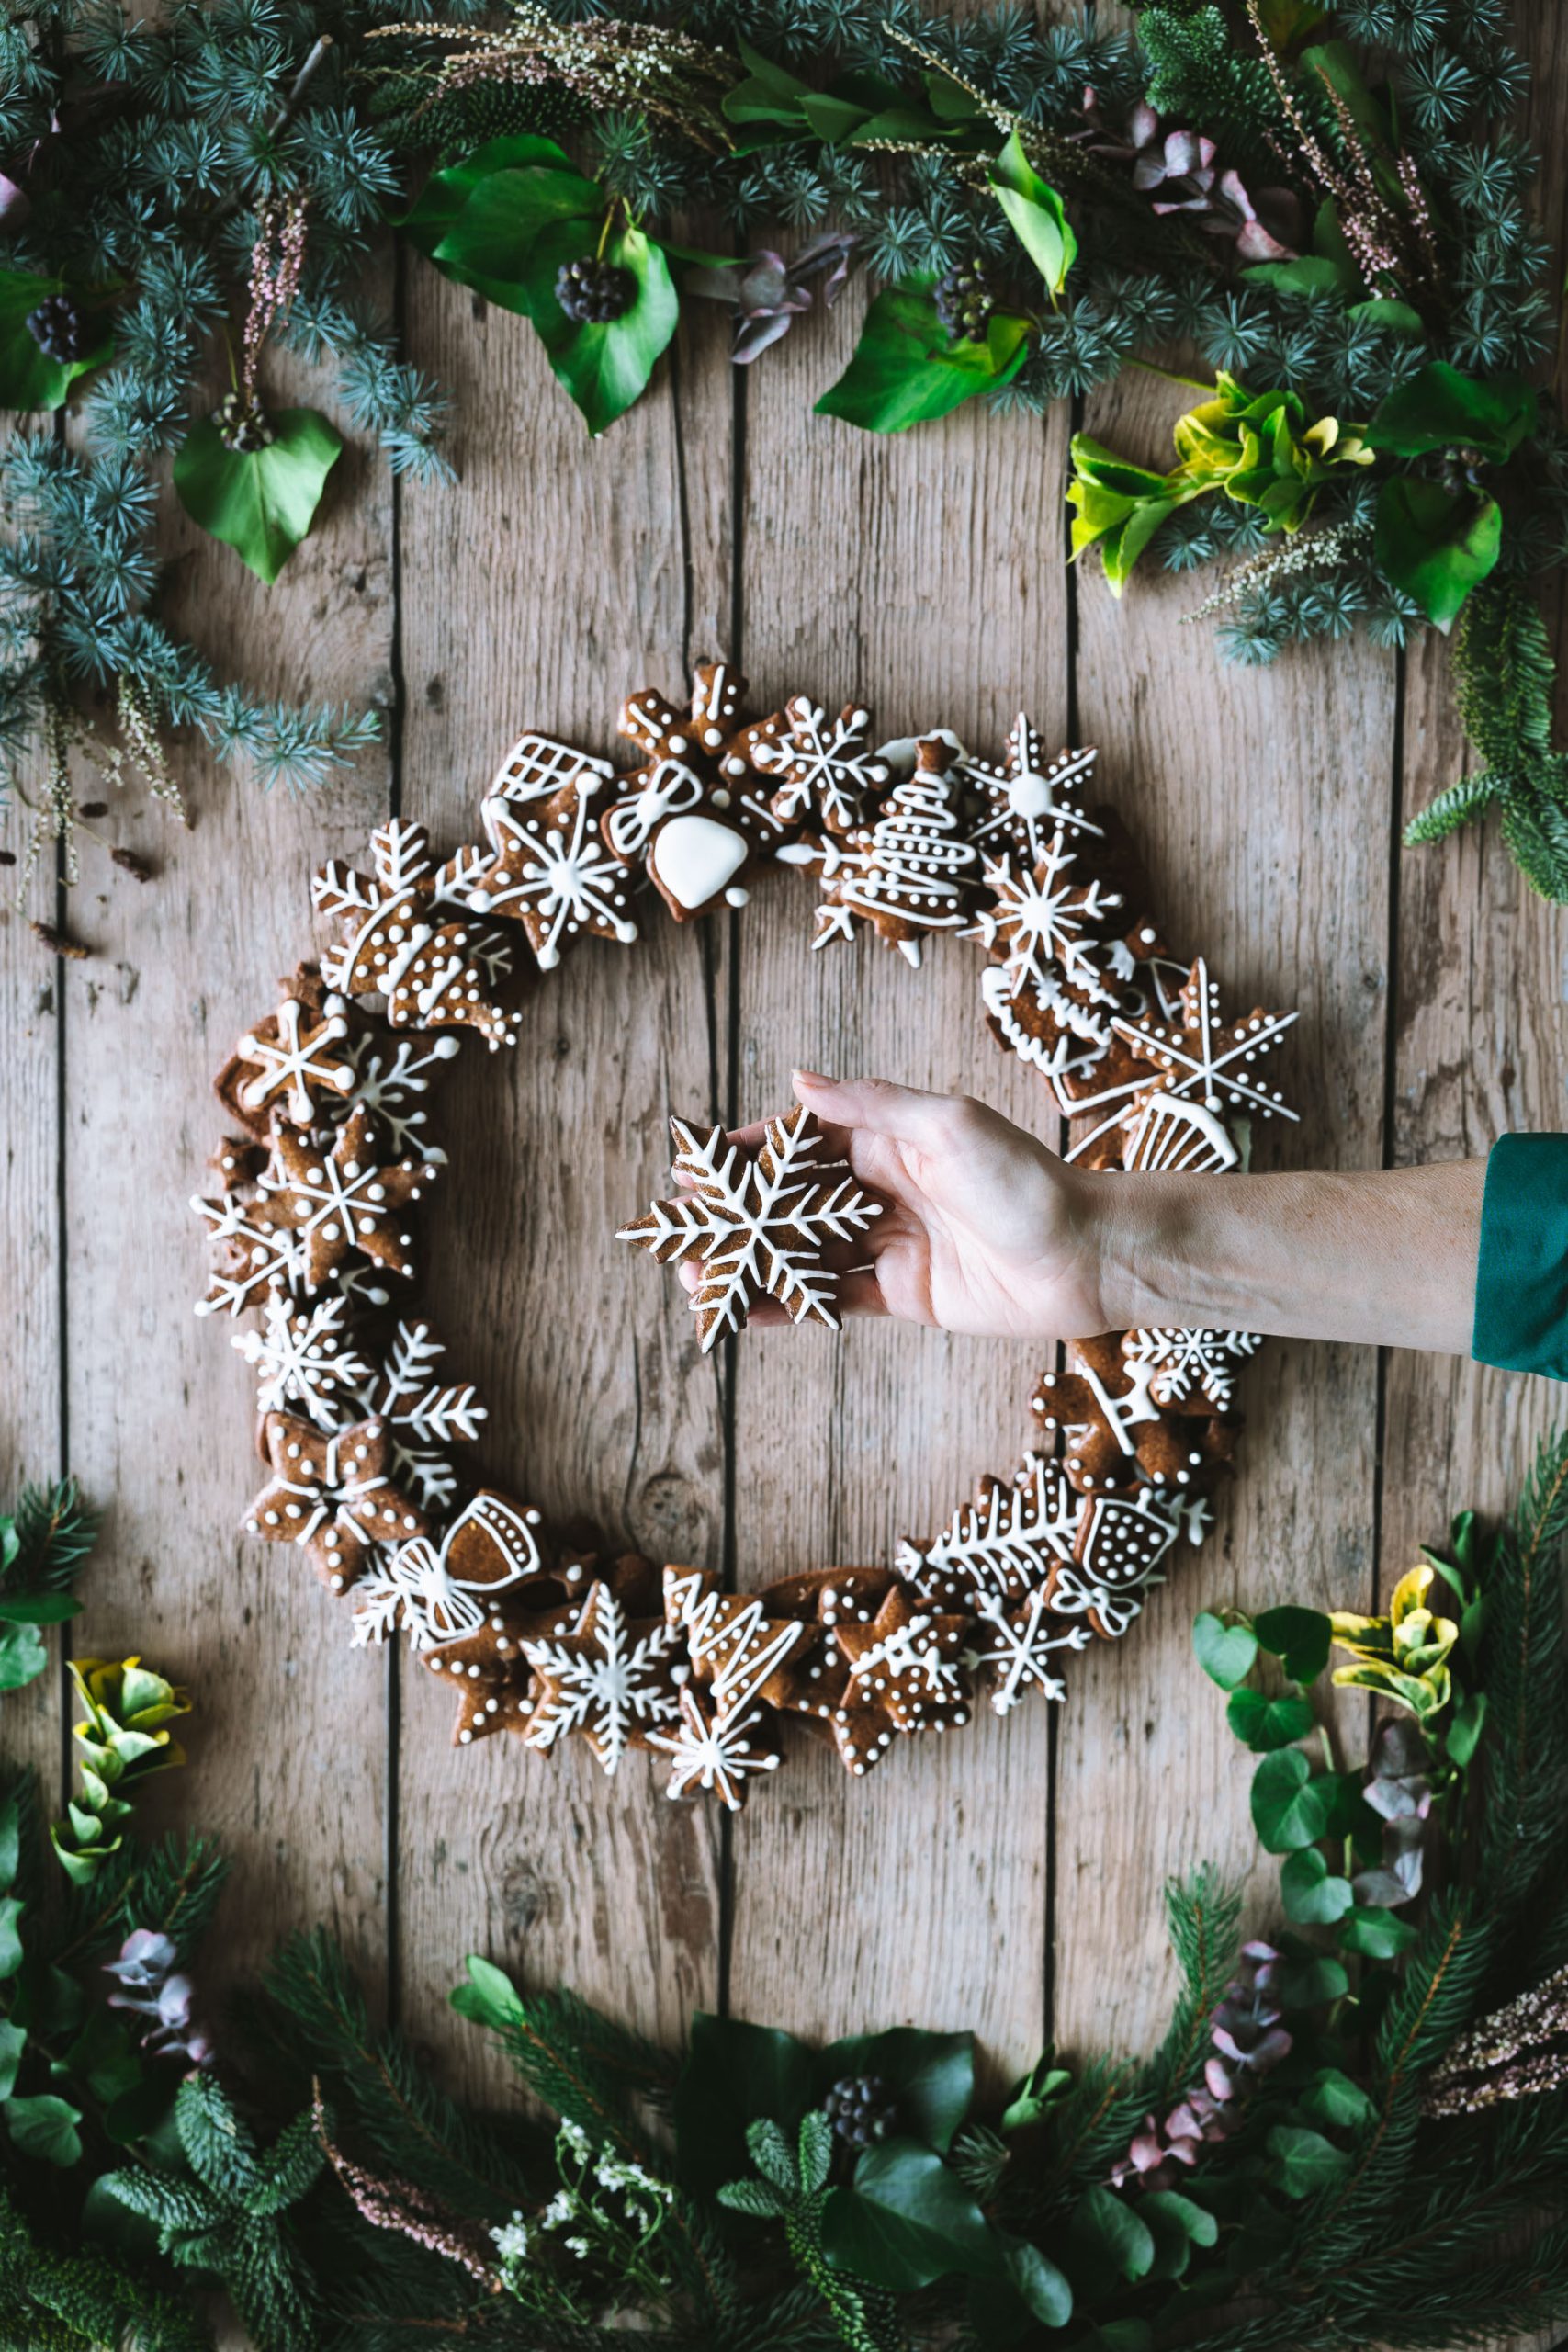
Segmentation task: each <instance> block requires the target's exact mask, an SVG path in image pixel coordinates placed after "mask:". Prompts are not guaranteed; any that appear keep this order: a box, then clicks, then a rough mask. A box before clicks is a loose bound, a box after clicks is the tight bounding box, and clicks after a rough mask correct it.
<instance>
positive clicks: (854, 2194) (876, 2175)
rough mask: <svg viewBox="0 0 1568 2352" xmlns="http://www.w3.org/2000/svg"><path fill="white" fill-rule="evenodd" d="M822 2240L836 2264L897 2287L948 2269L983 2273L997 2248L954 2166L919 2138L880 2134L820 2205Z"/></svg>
mask: <svg viewBox="0 0 1568 2352" xmlns="http://www.w3.org/2000/svg"><path fill="white" fill-rule="evenodd" d="M822 2248H823V2252H824V2253H825V2254H826V2256H827V2257H828V2259H829V2262H830V2263H831V2264H833V2266H834V2267H836V2268H838V2269H840V2270H852V2271H854V2272H855V2273H857V2274H858V2276H859V2277H861V2278H869V2279H870V2280H871V2282H872V2284H873V2285H874V2286H877V2287H887V2288H890V2289H892V2290H894V2291H896V2292H903V2291H911V2290H914V2289H915V2288H918V2287H927V2286H930V2284H931V2281H932V2280H933V2279H935V2278H946V2277H948V2276H949V2274H950V2273H952V2272H953V2271H955V2270H956V2271H962V2272H964V2273H967V2274H968V2275H969V2276H971V2277H981V2278H985V2277H989V2276H993V2275H995V2273H996V2272H997V2271H998V2269H999V2268H1000V2267H1002V2249H1001V2246H1000V2245H999V2244H998V2240H997V2239H996V2238H995V2237H994V2235H993V2234H992V2232H991V2229H990V2226H989V2224H988V2222H987V2220H986V2217H985V2215H984V2213H982V2212H981V2211H980V2208H979V2207H978V2205H976V2202H975V2199H973V2198H972V2197H971V2196H970V2194H969V2192H968V2190H967V2189H966V2188H964V2185H963V2183H962V2181H960V2179H959V2178H958V2176H957V2174H956V2173H953V2172H951V2171H949V2169H948V2167H947V2165H945V2164H944V2163H943V2162H942V2158H941V2157H940V2156H939V2155H938V2154H936V2152H935V2150H934V2149H932V2148H926V2147H922V2146H921V2145H920V2143H919V2141H918V2140H904V2139H897V2140H884V2141H882V2142H881V2143H879V2144H878V2145H877V2146H875V2147H874V2148H868V2149H867V2150H866V2151H865V2154H863V2156H862V2157H861V2159H860V2161H859V2163H858V2164H857V2165H856V2166H855V2177H854V2185H853V2187H852V2188H835V2189H834V2190H832V2191H831V2193H830V2194H829V2199H828V2202H827V2204H826V2205H825V2207H824V2208H823V2212H822Z"/></svg>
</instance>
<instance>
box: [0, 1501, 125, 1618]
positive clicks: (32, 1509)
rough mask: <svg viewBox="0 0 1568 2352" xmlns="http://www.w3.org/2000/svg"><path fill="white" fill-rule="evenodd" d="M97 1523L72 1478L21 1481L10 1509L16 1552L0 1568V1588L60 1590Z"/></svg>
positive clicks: (79, 1563) (79, 1564)
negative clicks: (35, 1483)
mask: <svg viewBox="0 0 1568 2352" xmlns="http://www.w3.org/2000/svg"><path fill="white" fill-rule="evenodd" d="M101 1523H102V1521H101V1516H100V1514H99V1513H98V1512H97V1511H96V1510H93V1509H92V1508H91V1506H90V1505H89V1504H88V1503H87V1502H86V1501H85V1499H84V1498H83V1494H82V1489H81V1487H80V1486H79V1485H78V1483H77V1481H76V1480H75V1479H74V1478H59V1479H56V1480H55V1481H54V1483H53V1484H52V1485H51V1486H47V1487H34V1486H27V1487H23V1488H22V1491H21V1493H20V1494H19V1495H18V1496H17V1502H16V1509H15V1510H14V1512H13V1514H12V1525H13V1527H14V1530H15V1533H16V1542H17V1550H16V1555H15V1557H14V1558H13V1559H12V1560H11V1562H10V1564H9V1566H6V1567H5V1568H4V1569H0V1591H4V1592H6V1594H8V1595H20V1594H22V1593H36V1592H64V1591H66V1590H67V1589H69V1588H70V1586H71V1585H72V1584H73V1582H74V1581H75V1579H76V1577H78V1576H79V1575H80V1574H81V1572H82V1569H83V1567H84V1566H85V1564H86V1560H87V1556H88V1555H89V1553H90V1552H91V1551H92V1549H93V1546H94V1544H96V1542H97V1539H98V1530H99V1527H100V1525H101Z"/></svg>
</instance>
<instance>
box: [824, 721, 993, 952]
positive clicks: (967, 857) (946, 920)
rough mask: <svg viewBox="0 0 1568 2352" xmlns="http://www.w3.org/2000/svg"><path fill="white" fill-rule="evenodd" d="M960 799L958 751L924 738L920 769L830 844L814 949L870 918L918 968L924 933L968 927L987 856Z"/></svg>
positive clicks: (846, 935)
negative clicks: (962, 815)
mask: <svg viewBox="0 0 1568 2352" xmlns="http://www.w3.org/2000/svg"><path fill="white" fill-rule="evenodd" d="M956 800H957V796H956V791H955V787H954V779H953V752H952V751H951V750H950V748H949V746H948V745H947V743H946V742H944V741H942V738H941V737H940V736H935V735H928V736H924V737H922V738H921V740H920V742H919V745H918V747H917V754H916V763H915V772H914V774H913V775H910V776H906V777H901V778H900V779H899V781H898V782H897V784H896V785H895V786H893V789H892V791H891V792H890V793H889V794H888V795H887V797H886V800H885V801H884V802H883V804H882V807H881V809H880V810H879V811H878V814H877V817H876V820H875V822H874V824H871V825H861V826H857V827H856V829H855V831H853V832H852V833H851V834H850V836H849V838H848V839H847V841H845V842H842V843H841V844H840V842H837V841H835V840H833V839H832V838H829V840H827V841H826V842H824V843H823V845H822V865H821V872H822V885H823V896H822V903H821V905H820V906H819V907H818V910H817V930H816V935H815V937H814V938H813V940H812V943H811V944H812V945H813V947H822V946H825V945H826V944H827V943H828V941H829V939H847V938H849V937H850V935H851V933H852V930H853V928H854V924H855V922H857V921H858V922H868V923H870V925H871V927H872V929H873V930H874V932H875V933H877V935H878V937H879V938H880V939H881V940H882V942H883V944H884V945H885V946H887V947H896V948H897V950H898V952H899V954H900V955H901V956H903V957H904V958H905V960H906V961H907V962H908V963H909V964H911V965H913V966H914V967H915V968H916V969H917V970H918V969H919V962H920V941H921V937H922V934H923V933H926V932H929V931H961V930H962V929H963V928H964V925H965V923H967V922H968V920H969V900H970V896H971V893H972V891H973V889H974V888H975V885H976V883H977V882H978V880H979V876H980V856H979V852H978V851H977V850H976V847H975V845H974V843H973V842H970V841H968V840H966V839H965V837H964V831H963V829H962V827H961V825H960V823H959V820H958V811H957V806H956Z"/></svg>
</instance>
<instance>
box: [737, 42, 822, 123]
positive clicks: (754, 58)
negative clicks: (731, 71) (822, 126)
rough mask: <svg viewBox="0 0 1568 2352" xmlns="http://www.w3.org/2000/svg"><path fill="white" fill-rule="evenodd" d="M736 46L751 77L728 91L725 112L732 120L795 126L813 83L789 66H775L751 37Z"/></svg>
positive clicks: (799, 119) (800, 116)
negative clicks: (754, 43)
mask: <svg viewBox="0 0 1568 2352" xmlns="http://www.w3.org/2000/svg"><path fill="white" fill-rule="evenodd" d="M735 45H736V48H737V49H738V50H739V53H740V62H741V63H742V64H743V65H744V66H745V67H746V69H747V74H748V77H749V78H748V79H747V80H746V81H744V82H737V83H736V85H735V86H734V87H733V89H730V90H728V91H726V93H725V96H724V100H723V111H724V113H725V114H726V115H727V116H728V119H729V120H730V121H731V122H779V123H784V124H787V125H789V126H791V127H792V128H793V127H794V125H795V124H796V123H798V122H800V121H801V120H802V119H803V117H802V114H801V103H802V101H803V99H805V98H807V97H808V96H810V95H811V85H810V83H809V82H803V81H802V80H801V79H800V76H799V75H798V74H792V73H791V72H790V71H789V69H788V67H787V66H784V65H775V63H774V62H773V59H772V58H771V57H764V56H763V55H762V52H761V50H759V49H753V48H752V46H751V44H750V41H749V40H737V42H736V44H735Z"/></svg>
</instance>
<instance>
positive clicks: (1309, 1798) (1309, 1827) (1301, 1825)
mask: <svg viewBox="0 0 1568 2352" xmlns="http://www.w3.org/2000/svg"><path fill="white" fill-rule="evenodd" d="M1334 1795H1335V1791H1334V1788H1333V1787H1332V1785H1331V1784H1330V1776H1328V1775H1325V1776H1324V1778H1322V1779H1321V1780H1316V1781H1314V1779H1313V1777H1312V1767H1311V1765H1310V1764H1309V1763H1308V1761H1307V1759H1306V1758H1305V1757H1304V1756H1303V1753H1302V1751H1301V1749H1300V1748H1299V1747H1282V1748H1280V1750H1279V1751H1278V1752H1277V1753H1276V1754H1275V1755H1272V1756H1266V1757H1265V1758H1263V1761H1262V1763H1261V1764H1260V1765H1259V1766H1258V1770H1257V1771H1256V1772H1255V1773H1254V1774H1253V1776H1252V1826H1253V1827H1254V1828H1255V1829H1256V1830H1257V1832H1258V1837H1259V1838H1261V1839H1262V1841H1263V1846H1264V1849H1265V1851H1266V1852H1268V1853H1270V1854H1290V1853H1294V1852H1295V1851H1296V1850H1297V1849H1298V1848H1300V1847H1303V1846H1315V1845H1316V1843H1317V1841H1318V1839H1319V1838H1322V1837H1324V1836H1325V1834H1326V1831H1327V1828H1328V1820H1329V1815H1330V1812H1331V1810H1332V1807H1333V1803H1334Z"/></svg>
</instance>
